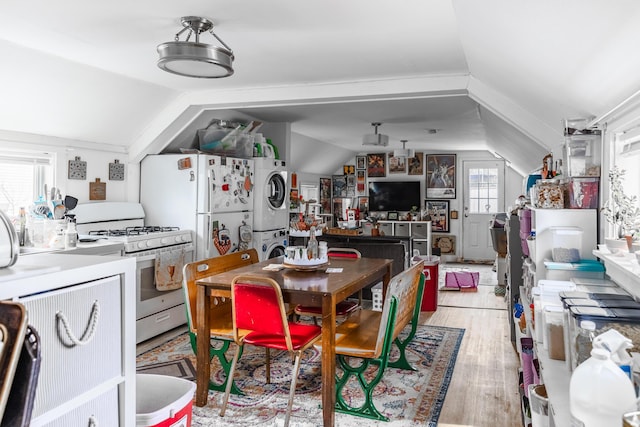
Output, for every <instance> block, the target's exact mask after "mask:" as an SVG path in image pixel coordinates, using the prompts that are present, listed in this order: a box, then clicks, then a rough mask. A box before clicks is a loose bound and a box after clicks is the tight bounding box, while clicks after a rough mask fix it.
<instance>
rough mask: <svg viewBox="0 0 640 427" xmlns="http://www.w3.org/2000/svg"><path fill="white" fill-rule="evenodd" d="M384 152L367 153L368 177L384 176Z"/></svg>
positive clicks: (385, 155) (385, 172)
mask: <svg viewBox="0 0 640 427" xmlns="http://www.w3.org/2000/svg"><path fill="white" fill-rule="evenodd" d="M386 159H387V154H386V153H371V154H367V176H368V177H369V178H384V177H386V176H387V171H386Z"/></svg>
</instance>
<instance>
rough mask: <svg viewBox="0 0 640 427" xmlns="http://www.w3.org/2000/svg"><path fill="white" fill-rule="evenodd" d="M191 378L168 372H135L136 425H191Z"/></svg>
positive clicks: (149, 426) (186, 426) (193, 389)
mask: <svg viewBox="0 0 640 427" xmlns="http://www.w3.org/2000/svg"><path fill="white" fill-rule="evenodd" d="M195 391H196V384H195V383H194V382H192V381H187V380H183V379H181V378H176V377H170V376H167V375H152V374H137V375H136V427H190V426H191V416H192V412H191V411H192V407H193V394H194V393H195Z"/></svg>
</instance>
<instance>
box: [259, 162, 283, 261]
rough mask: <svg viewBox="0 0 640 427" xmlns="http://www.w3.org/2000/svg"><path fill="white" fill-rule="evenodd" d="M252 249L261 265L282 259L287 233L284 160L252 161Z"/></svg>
mask: <svg viewBox="0 0 640 427" xmlns="http://www.w3.org/2000/svg"><path fill="white" fill-rule="evenodd" d="M253 160H254V165H255V166H254V167H255V168H254V192H253V195H254V212H253V247H254V248H255V249H256V250H257V251H258V255H259V257H260V261H264V260H266V259H269V258H275V257H278V256H281V255H284V252H285V247H286V246H287V234H288V230H289V192H288V191H287V188H288V186H287V177H288V173H287V168H286V166H285V162H284V161H283V160H278V159H273V158H267V157H255V158H254V159H253Z"/></svg>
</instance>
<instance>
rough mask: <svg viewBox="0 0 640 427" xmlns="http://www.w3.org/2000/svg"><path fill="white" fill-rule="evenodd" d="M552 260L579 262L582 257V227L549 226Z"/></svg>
mask: <svg viewBox="0 0 640 427" xmlns="http://www.w3.org/2000/svg"><path fill="white" fill-rule="evenodd" d="M550 230H551V238H552V243H553V249H552V251H551V254H552V258H553V261H554V262H579V261H580V259H581V258H582V257H581V256H580V255H581V254H580V251H581V250H582V233H583V231H582V229H581V228H580V227H550Z"/></svg>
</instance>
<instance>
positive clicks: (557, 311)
mask: <svg viewBox="0 0 640 427" xmlns="http://www.w3.org/2000/svg"><path fill="white" fill-rule="evenodd" d="M544 328H545V329H544V331H545V341H544V348H546V349H547V350H548V352H549V358H550V359H554V360H564V357H565V356H564V354H565V350H564V332H563V331H564V324H563V316H562V307H560V306H557V305H548V306H545V308H544Z"/></svg>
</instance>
